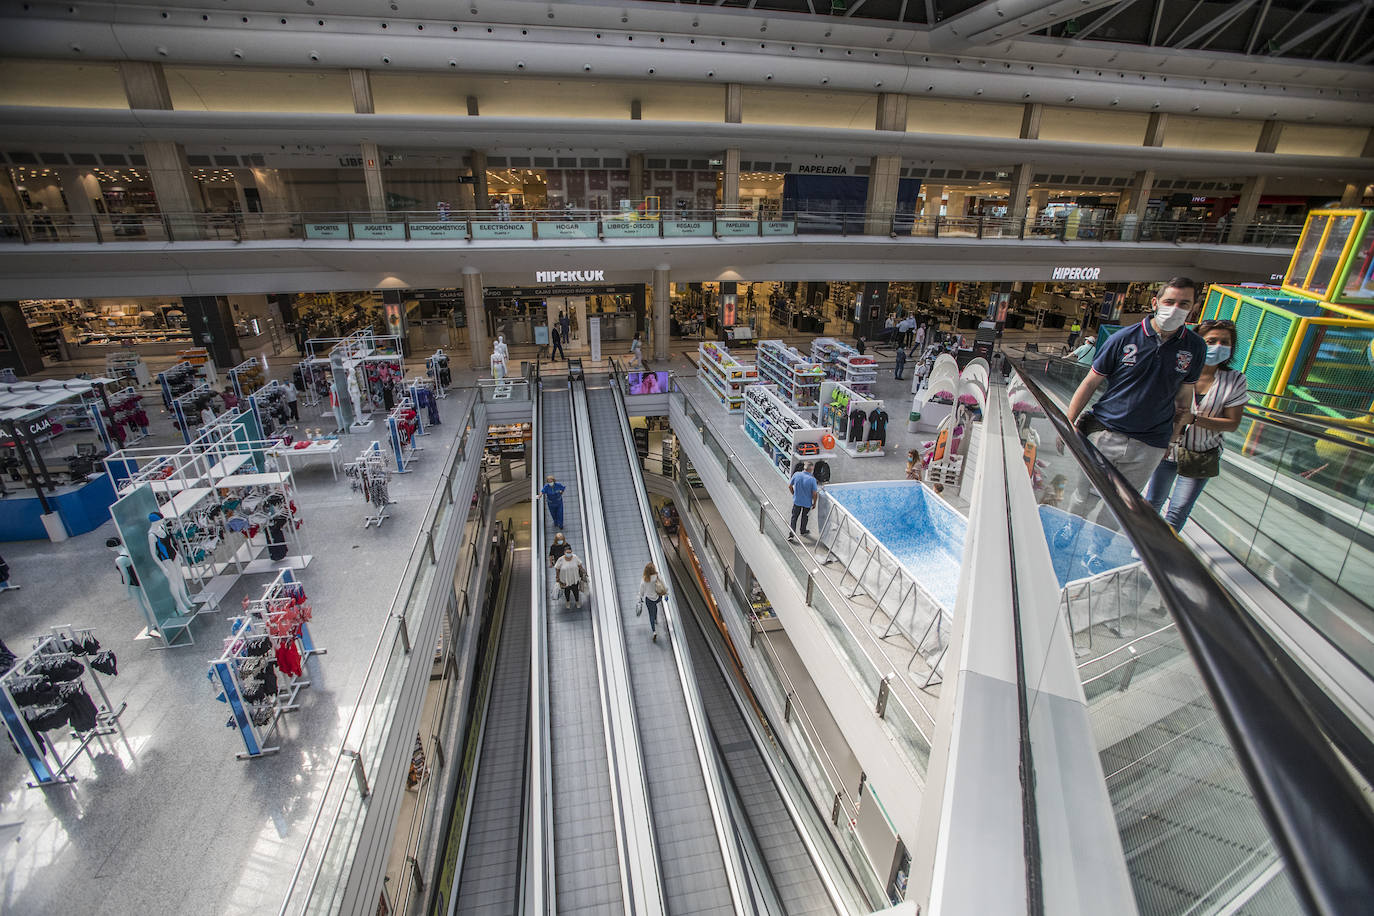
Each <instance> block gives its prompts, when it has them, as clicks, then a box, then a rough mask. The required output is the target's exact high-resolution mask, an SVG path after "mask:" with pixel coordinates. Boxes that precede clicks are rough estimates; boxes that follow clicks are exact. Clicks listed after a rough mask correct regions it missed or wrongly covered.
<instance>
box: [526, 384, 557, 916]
mask: <svg viewBox="0 0 1374 916" xmlns="http://www.w3.org/2000/svg"><path fill="white" fill-rule="evenodd" d="M531 399H532V405H531V406H532V408H533V420H534V429H533V430H532V434H531V436H530V445H529V449H530V471H531V473H530V477H531V480H530V491H531V492H530V506H531V507H532V509H533V512H532V513H531V515H532V518H531V520H530V533H531V535H532V536H533V539H534V546H535V550H534V555H533V556H532V557H531V563H530V588H531V589H532V591H531V592H530V596H531V599H532V605H531V608H530V610H531V614H530V716H529V730H530V731H529V737H528V739H527V741H528V745H527V746H528V747H529V764H528V773H527V778H526V785H527V787H528V788H527V798H526V809H525V817H524V818H523V819H522V824H523V825H524V833H525V837H524V839H525V843H526V845H525V855H524V857H523V867H524V868H525V870H526V874H525V876H524V878H525V880H523V881H521V887H522V888H526V893H525V897H524V905H523V906H522V907H521V909H520V912H522V913H527V914H537V913H552V912H554V909H555V901H556V900H557V899H558V897H557V883H556V882H555V880H554V877H555V876H554V857H553V855H552V851H553V805H552V804H551V799H550V797H549V794H550V793H551V792H552V787H553V763H552V755H551V753H550V752H551V750H552V745H551V743H550V741H551V739H550V723H549V651H548V629H547V628H546V623H545V618H546V615H547V613H548V589H547V588H546V587H545V585H544V575H545V573H544V552H543V551H544V549H545V548H544V546H543V545H544V544H545V543H546V542H545V540H544V529H545V524H546V523H545V518H546V516H545V513H544V511H543V510H544V507H543V504H542V503H541V502H540V501H539V492H540V487H541V485H542V483H543V480H544V449H543V444H542V442H541V437H542V435H543V430H542V429H541V428H540V427H541V424H542V421H543V418H544V414H543V410H544V392H543V385H542V384H541V383H540V381H539V377H538V372H537V370H536V374H535V378H534V381H533V385H532V390H531Z"/></svg>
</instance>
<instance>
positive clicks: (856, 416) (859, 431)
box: [846, 407, 865, 442]
mask: <svg viewBox="0 0 1374 916" xmlns="http://www.w3.org/2000/svg"><path fill="white" fill-rule="evenodd" d="M864 416H865V415H864V412H863V411H862V410H861V409H859V408H857V407H856V408H855V409H854V411H853V413H851V414H850V415H849V436H848V437H847V438H846V441H848V442H858V441H859V440H861V439H862V438H863V437H864Z"/></svg>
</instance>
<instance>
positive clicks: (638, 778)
mask: <svg viewBox="0 0 1374 916" xmlns="http://www.w3.org/2000/svg"><path fill="white" fill-rule="evenodd" d="M568 386H569V410H570V411H571V418H572V440H573V454H574V457H575V461H576V474H577V490H578V500H579V502H580V505H581V510H582V528H583V532H582V534H583V555H584V562H585V563H586V565H587V574H588V578H589V580H590V583H591V586H592V587H591V594H590V595H589V597H588V601H589V602H590V603H591V605H592V613H593V621H594V626H593V632H594V634H595V637H594V638H595V640H596V643H597V665H596V667H597V677H598V679H599V681H600V693H601V703H602V714H603V720H602V727H603V729H604V733H605V736H606V753H607V763H608V765H609V767H610V777H611V795H612V808H613V811H612V814H613V815H614V818H615V823H616V831H617V834H618V836H617V844H618V847H619V859H620V865H621V889H622V896H623V899H624V905H625V909H626V911H627V913H633V914H636V916H640V914H643V916H651V914H662V913H665V912H666V911H667V909H666V897H665V894H664V890H663V876H662V869H661V868H660V865H659V856H658V840H657V836H658V835H657V833H656V831H655V828H654V820H653V806H652V804H651V802H650V799H649V784H648V777H647V775H646V773H645V771H644V753H643V746H642V744H641V741H640V737H639V736H640V729H639V723H638V718H637V712H636V710H635V706H634V702H633V700H632V699H631V698H630V697H629V696H628V691H629V686H630V674H629V660H628V659H627V658H626V655H625V642H624V633H623V632H622V630H621V628H620V626H619V623H618V621H617V623H616V624H615V625H613V626H612V625H605V624H603V623H602V622H601V620H600V617H599V616H598V615H601V614H604V615H605V616H606V618H607V619H611V618H614V617H616V616H617V615H618V611H617V610H616V609H615V608H614V607H611V606H610V605H613V604H614V603H615V602H616V585H615V577H614V574H613V570H614V563H613V561H612V560H611V557H610V546H609V544H608V542H607V540H606V530H605V507H604V505H603V504H602V502H601V489H600V486H599V481H598V480H597V477H596V452H595V448H594V446H593V444H592V442H591V411H590V410H589V409H588V404H587V391H586V376H585V375H579V376H578V377H577V378H576V379H573V378H571V377H570V378H569V381H568ZM579 404H580V410H579ZM584 454H585V455H586V456H587V460H583V456H584ZM593 505H594V506H595V507H596V508H597V509H600V510H601V511H600V512H596V511H593ZM608 602H609V603H610V604H609V605H608V604H607V603H608Z"/></svg>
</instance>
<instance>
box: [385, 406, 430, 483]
mask: <svg viewBox="0 0 1374 916" xmlns="http://www.w3.org/2000/svg"><path fill="white" fill-rule="evenodd" d="M386 428H387V432H388V434H389V436H390V439H391V456H392V458H394V459H395V461H396V473H397V474H409V473H410V463H411V462H412V461H414V460H415V453H416V452H419V451H423V450H424V447H423V446H420V445H416V444H415V436H416V433H417V431H418V428H419V415H418V413H417V412H416V410H415V406H414V403H413V402H412V401H411V400H410V398H401V403H399V404H397V405H396V406H395V407H394V408H392V410H391V413H389V414H387V418H386Z"/></svg>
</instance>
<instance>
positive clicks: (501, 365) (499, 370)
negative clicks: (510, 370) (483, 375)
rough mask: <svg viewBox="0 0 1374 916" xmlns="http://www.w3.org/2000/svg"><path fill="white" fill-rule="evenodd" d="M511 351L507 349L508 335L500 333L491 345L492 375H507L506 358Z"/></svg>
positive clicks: (498, 377)
mask: <svg viewBox="0 0 1374 916" xmlns="http://www.w3.org/2000/svg"><path fill="white" fill-rule="evenodd" d="M509 354H510V351H509V350H507V349H506V335H504V334H498V335H497V336H496V343H494V344H492V345H491V377H492V378H494V379H503V378H505V377H506V358H507V357H508V356H509Z"/></svg>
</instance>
